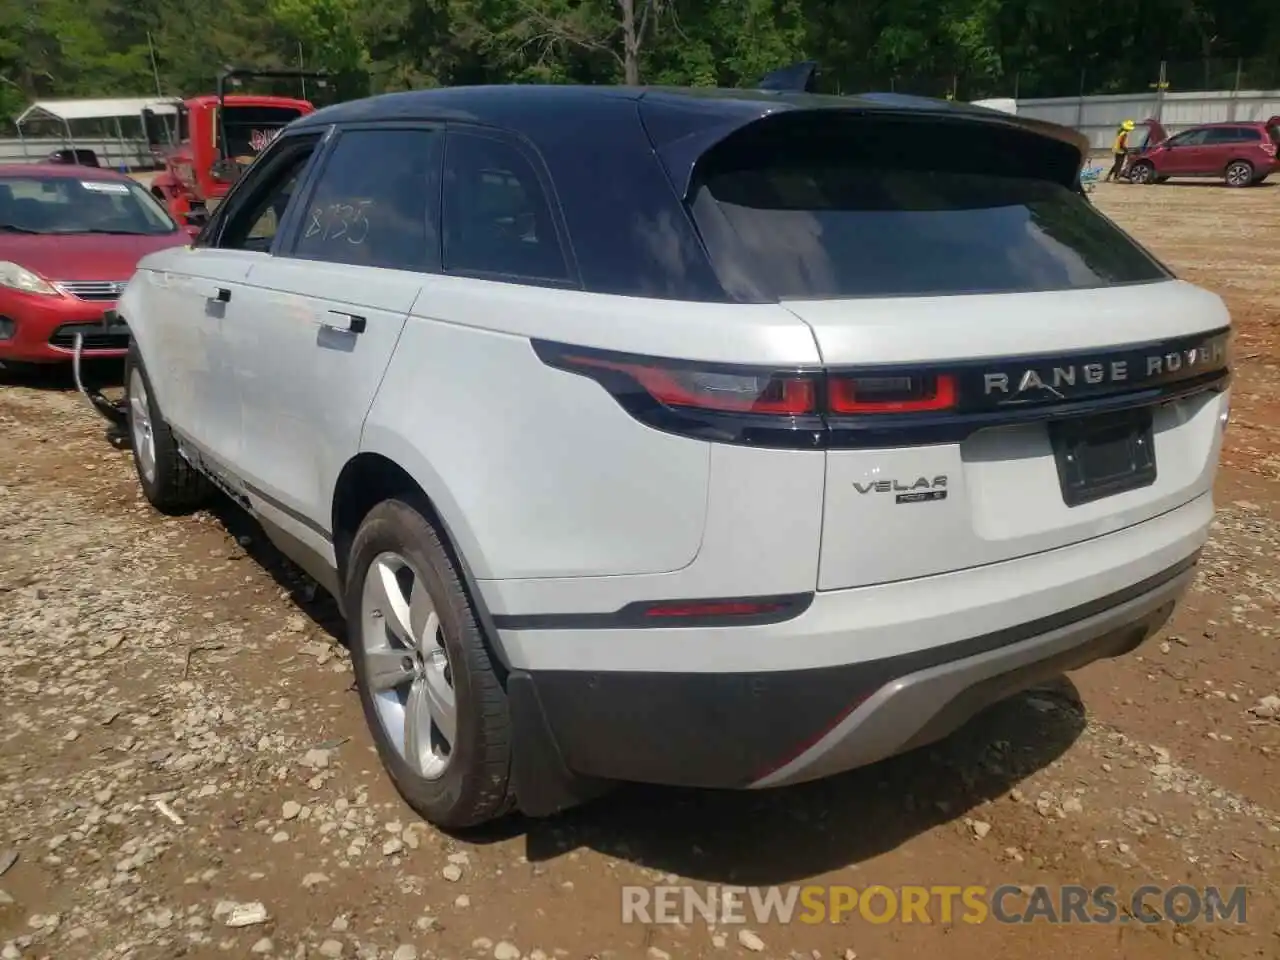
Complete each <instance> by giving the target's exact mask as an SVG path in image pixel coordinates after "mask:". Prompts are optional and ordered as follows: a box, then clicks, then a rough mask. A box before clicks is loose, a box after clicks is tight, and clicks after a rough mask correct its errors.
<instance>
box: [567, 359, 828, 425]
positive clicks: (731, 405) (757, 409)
mask: <svg viewBox="0 0 1280 960" xmlns="http://www.w3.org/2000/svg"><path fill="white" fill-rule="evenodd" d="M556 359H557V362H556V364H555V365H556V366H559V367H563V368H565V369H570V370H574V369H576V370H579V371H582V372H587V371H590V370H612V371H615V372H617V373H621V374H625V375H626V376H628V377H630V378H631V379H632V380H634V381H635V382H636V383H637V384H638V385H639V386H641V387H643V388H644V389H645V391H646V392H647V393H648V394H649V395H650V396H651V397H653V399H654V400H657V401H658V402H659V403H663V404H666V405H667V406H669V407H691V408H696V409H698V410H711V411H715V412H718V413H754V414H772V415H777V416H787V417H800V416H804V415H806V414H813V413H816V412H817V409H818V400H817V389H816V381H815V380H814V379H813V377H812V376H810V375H806V374H785V373H772V372H758V373H757V372H747V371H734V372H728V371H725V370H716V369H712V368H705V369H704V368H698V367H694V366H689V365H684V364H665V363H662V362H661V361H653V362H639V361H620V360H611V359H606V358H604V357H601V356H597V355H588V354H581V353H573V352H565V353H561V354H560V355H559V356H558V357H557V358H556Z"/></svg>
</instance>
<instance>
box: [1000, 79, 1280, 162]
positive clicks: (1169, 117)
mask: <svg viewBox="0 0 1280 960" xmlns="http://www.w3.org/2000/svg"><path fill="white" fill-rule="evenodd" d="M1018 116H1022V117H1035V118H1036V119H1037V120H1048V121H1050V122H1051V123H1060V124H1062V125H1063V126H1067V127H1074V128H1075V129H1077V130H1080V131H1081V132H1083V133H1085V134H1087V135H1088V136H1089V141H1090V142H1091V143H1092V144H1093V146H1094V149H1096V150H1105V149H1108V148H1110V146H1111V141H1112V140H1113V139H1114V138H1115V135H1116V128H1117V127H1118V126H1119V125H1120V124H1121V123H1122V122H1123V121H1125V120H1133V121H1134V122H1135V123H1138V122H1141V121H1143V120H1146V119H1147V118H1152V119H1155V120H1159V121H1160V124H1161V125H1162V126H1163V127H1164V128H1165V130H1166V131H1167V132H1168V133H1170V134H1174V133H1177V132H1178V131H1180V130H1185V129H1186V128H1187V127H1194V126H1196V125H1197V124H1201V123H1220V122H1223V121H1233V120H1255V121H1259V122H1261V121H1264V120H1269V119H1271V118H1272V117H1275V116H1280V90H1240V91H1236V92H1233V91H1230V90H1211V91H1207V92H1203V93H1164V94H1157V93H1155V92H1154V91H1153V92H1151V93H1139V94H1117V95H1114V96H1097V97H1054V98H1052V99H1047V100H1019V101H1018Z"/></svg>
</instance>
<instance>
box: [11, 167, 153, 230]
mask: <svg viewBox="0 0 1280 960" xmlns="http://www.w3.org/2000/svg"><path fill="white" fill-rule="evenodd" d="M4 227H8V228H10V229H12V230H15V231H19V232H22V233H49V234H71V233H114V234H139V235H152V234H163V233H173V232H174V231H175V230H177V229H178V226H177V224H175V223H174V222H173V220H172V219H171V218H170V217H169V215H168V214H167V213H166V212H165V211H164V209H163V208H162V207H161V206H160V205H159V204H158V203H157V202H156V200H155V198H154V197H152V196H151V194H149V193H148V192H147V191H146V189H145V188H143V187H142V186H140V185H139V184H137V183H136V182H134V181H132V180H130V181H127V182H126V181H123V180H94V179H84V180H81V179H79V178H77V177H2V178H0V228H4Z"/></svg>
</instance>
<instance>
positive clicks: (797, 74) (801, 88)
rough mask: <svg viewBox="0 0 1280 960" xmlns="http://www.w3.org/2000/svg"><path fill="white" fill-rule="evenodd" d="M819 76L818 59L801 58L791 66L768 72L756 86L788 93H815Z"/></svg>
mask: <svg viewBox="0 0 1280 960" xmlns="http://www.w3.org/2000/svg"><path fill="white" fill-rule="evenodd" d="M817 76H818V61H817V60H801V61H800V62H799V63H793V64H791V65H790V66H787V67H782V68H780V69H778V70H773V71H771V72H769V73H766V74H765V75H764V76H763V77H761V78H760V81H759V82H758V83H757V84H756V87H757V88H758V89H760V90H778V91H784V92H788V93H813V92H814V87H815V81H816V80H817Z"/></svg>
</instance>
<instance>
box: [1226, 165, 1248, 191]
mask: <svg viewBox="0 0 1280 960" xmlns="http://www.w3.org/2000/svg"><path fill="white" fill-rule="evenodd" d="M1223 179H1225V180H1226V181H1227V186H1228V187H1247V186H1249V185H1250V184H1251V183H1253V164H1251V163H1249V162H1248V161H1247V160H1233V161H1232V162H1231V163H1229V164H1227V172H1226V174H1225V175H1224V177H1223Z"/></svg>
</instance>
